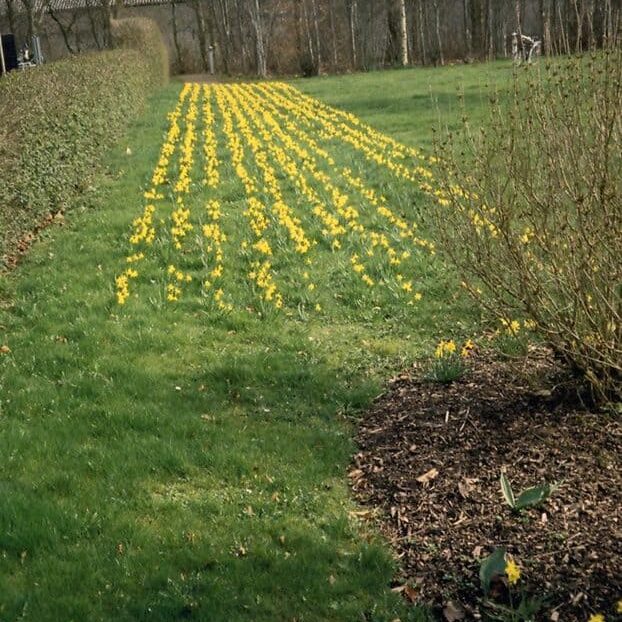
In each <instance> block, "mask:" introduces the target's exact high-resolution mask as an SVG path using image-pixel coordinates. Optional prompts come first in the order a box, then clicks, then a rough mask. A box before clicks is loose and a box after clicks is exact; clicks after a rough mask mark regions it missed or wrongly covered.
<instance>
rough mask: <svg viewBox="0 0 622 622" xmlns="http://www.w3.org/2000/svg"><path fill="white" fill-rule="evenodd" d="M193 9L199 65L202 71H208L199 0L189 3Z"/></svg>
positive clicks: (203, 26)
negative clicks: (199, 57)
mask: <svg viewBox="0 0 622 622" xmlns="http://www.w3.org/2000/svg"><path fill="white" fill-rule="evenodd" d="M190 6H191V7H192V10H193V11H194V16H195V19H196V26H197V38H198V39H199V54H200V56H201V66H202V68H203V71H208V69H209V63H208V58H207V37H206V33H205V15H204V13H203V3H202V2H201V0H194V1H193V2H192V4H191V5H190Z"/></svg>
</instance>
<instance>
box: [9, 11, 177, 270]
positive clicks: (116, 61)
mask: <svg viewBox="0 0 622 622" xmlns="http://www.w3.org/2000/svg"><path fill="white" fill-rule="evenodd" d="M131 21H132V22H137V21H139V22H141V23H139V24H136V23H133V24H132V25H131V27H132V31H133V32H134V33H137V34H138V37H137V38H138V39H139V40H140V42H141V45H145V44H147V43H148V42H149V37H153V36H154V35H155V31H154V28H155V30H157V26H155V24H154V25H153V26H151V25H150V24H149V23H146V24H145V22H148V21H149V20H131ZM125 30H126V32H129V30H130V27H129V26H128V27H125ZM145 32H147V33H148V36H146V35H145ZM158 32H159V31H158ZM158 37H159V35H158ZM159 44H160V45H163V44H162V41H161V38H160V39H159ZM154 46H155V47H157V42H156V43H154ZM156 52H157V50H156ZM161 62H162V57H161V56H160V55H159V54H157V53H156V54H147V53H146V52H145V50H144V48H143V51H136V50H129V49H119V50H111V51H106V52H99V53H95V54H86V55H80V56H75V57H73V58H70V59H67V60H63V61H60V62H57V63H51V64H49V65H43V66H41V67H37V68H34V69H31V70H28V71H25V72H12V73H11V74H9V75H8V76H6V77H4V78H2V79H0V263H4V261H5V260H6V257H7V255H8V254H9V253H11V252H12V250H13V248H14V247H15V244H16V242H17V241H18V240H19V239H20V238H21V237H22V236H23V235H24V234H26V233H27V232H28V231H30V230H32V229H33V228H34V227H35V226H36V224H37V223H38V222H39V221H41V220H42V219H43V218H44V217H45V216H46V215H48V214H49V213H50V212H54V211H56V210H59V209H64V208H66V207H67V206H68V205H69V204H70V203H71V202H72V201H73V200H75V198H76V196H77V195H78V194H79V193H80V192H81V191H83V190H84V189H85V188H86V186H87V185H88V182H89V178H90V177H91V176H92V174H93V173H94V172H95V171H96V169H97V167H98V165H99V164H100V162H101V157H102V153H104V152H105V150H106V149H107V148H109V147H110V146H112V145H113V144H114V142H115V141H116V140H117V139H118V137H119V135H120V133H121V132H122V131H123V130H124V129H125V128H126V126H127V124H128V122H129V120H131V119H132V118H134V117H135V116H136V115H137V114H138V113H139V112H140V111H141V110H142V108H143V107H144V105H145V103H146V99H147V97H148V95H149V94H150V93H151V92H152V91H153V90H154V89H155V88H156V87H158V86H161V85H162V84H163V83H164V82H165V75H166V74H165V70H166V71H168V61H166V64H164V65H160V63H161Z"/></svg>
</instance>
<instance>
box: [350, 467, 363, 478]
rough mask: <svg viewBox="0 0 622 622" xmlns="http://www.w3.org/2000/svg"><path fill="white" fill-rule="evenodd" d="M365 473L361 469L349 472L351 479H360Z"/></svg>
mask: <svg viewBox="0 0 622 622" xmlns="http://www.w3.org/2000/svg"><path fill="white" fill-rule="evenodd" d="M363 475H365V473H364V472H363V471H362V470H361V469H353V470H352V471H350V472H349V473H348V477H349V478H350V479H360V478H361V477H363Z"/></svg>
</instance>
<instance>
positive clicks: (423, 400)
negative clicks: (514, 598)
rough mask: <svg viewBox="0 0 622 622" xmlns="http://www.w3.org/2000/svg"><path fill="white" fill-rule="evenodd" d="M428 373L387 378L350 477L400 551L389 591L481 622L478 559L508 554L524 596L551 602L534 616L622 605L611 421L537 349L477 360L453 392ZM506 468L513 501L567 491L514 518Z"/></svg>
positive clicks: (615, 423)
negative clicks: (544, 487)
mask: <svg viewBox="0 0 622 622" xmlns="http://www.w3.org/2000/svg"><path fill="white" fill-rule="evenodd" d="M424 375H425V374H424V372H423V370H420V369H419V370H418V369H417V368H413V370H411V371H410V372H408V373H404V374H402V375H400V376H398V377H396V378H394V379H393V380H391V381H390V384H389V387H388V390H387V392H386V393H385V394H384V395H383V396H381V397H380V398H378V399H377V400H376V402H375V404H374V405H373V407H372V408H371V410H370V411H369V412H368V413H366V415H365V416H364V417H363V419H362V421H361V423H360V428H359V431H358V444H359V452H358V453H357V455H356V456H355V459H354V464H353V465H352V470H351V473H350V481H351V485H352V488H353V490H354V493H355V495H356V497H357V499H358V500H359V501H360V502H361V503H362V504H363V505H365V506H367V507H368V508H369V510H370V512H369V514H370V515H372V516H373V517H375V519H376V520H378V522H379V524H380V527H381V529H382V530H383V532H384V533H385V535H386V536H387V537H388V538H389V540H390V542H391V543H392V545H393V547H394V549H395V551H396V554H397V557H398V560H399V565H400V575H399V577H398V578H397V580H396V589H401V590H402V591H404V592H405V593H406V594H407V595H408V596H409V597H410V598H411V599H413V600H414V599H416V600H418V601H423V602H431V603H433V604H434V605H435V606H436V607H438V610H439V611H441V610H443V609H445V613H446V616H448V618H449V619H452V618H453V619H460V618H461V616H462V617H464V619H474V618H479V617H480V616H482V615H483V614H485V612H486V608H485V607H484V608H483V607H482V605H481V597H482V591H481V588H480V585H479V574H478V573H479V563H480V561H481V559H483V558H484V557H485V556H486V555H488V554H489V553H490V552H492V550H493V548H494V547H495V546H505V547H506V548H507V551H508V552H509V553H510V554H512V556H513V557H514V559H515V560H516V561H517V562H518V564H519V566H520V568H521V571H522V577H521V581H520V584H521V585H522V586H523V588H525V589H527V591H528V592H529V593H530V594H532V595H535V596H546V597H547V602H546V604H545V606H544V607H543V608H542V610H541V613H540V614H539V616H540V617H539V619H542V620H550V619H552V620H558V619H559V620H563V621H565V620H587V618H588V617H589V615H590V613H593V612H597V611H598V612H611V611H612V608H613V607H614V606H615V603H616V601H617V600H618V599H620V598H622V545H621V542H622V538H621V536H622V510H621V508H622V504H621V500H622V499H621V497H622V485H621V484H622V468H621V467H622V465H621V464H620V462H621V456H622V451H621V450H622V424H621V421H620V417H615V416H614V415H611V414H606V413H600V412H590V410H589V409H588V408H586V407H585V406H584V405H582V403H581V400H580V399H579V398H578V397H577V393H576V392H573V391H571V390H569V388H568V386H567V382H566V381H567V378H566V377H564V376H563V375H562V372H561V371H560V366H559V365H558V364H557V363H556V362H555V360H554V359H553V357H552V355H551V354H550V353H549V352H548V351H546V350H543V349H536V348H534V349H533V350H531V351H530V354H529V356H528V358H527V360H523V361H522V362H520V363H517V362H515V361H509V360H498V358H497V359H495V357H493V356H492V355H491V354H485V353H481V352H480V353H477V354H476V355H475V356H474V357H473V360H472V361H471V364H470V366H469V369H468V371H467V373H466V374H465V375H464V376H463V377H462V378H461V379H459V380H458V381H455V382H453V383H451V384H448V385H441V384H438V383H433V382H430V381H428V380H426V379H425V378H424ZM551 387H554V388H553V389H551ZM433 469H435V470H436V471H437V472H438V474H437V475H435V474H434V471H433ZM502 470H505V471H506V474H507V476H508V478H509V479H510V481H511V483H512V486H513V488H514V490H515V491H521V490H523V489H524V488H527V487H529V486H534V485H537V484H540V483H543V482H544V481H546V482H561V483H562V485H561V487H560V488H559V489H558V490H557V491H556V492H554V494H553V495H552V496H551V498H549V499H548V500H547V501H546V502H545V503H544V504H543V505H541V506H540V507H537V508H532V509H529V510H526V511H524V512H522V513H521V514H520V515H518V516H517V515H516V514H513V513H512V511H511V510H510V508H509V506H507V505H506V504H505V502H504V500H503V496H502V493H501V489H500V485H499V476H500V473H501V471H502ZM430 473H431V475H432V477H430ZM426 474H428V476H427V477H426V476H425V475H426ZM421 476H424V477H421ZM418 478H419V479H418ZM425 480H428V481H425ZM360 514H365V511H363V512H361V513H360ZM405 585H408V588H404V586H405ZM400 586H401V588H400ZM502 587H503V586H502ZM501 591H503V590H501ZM499 598H500V599H501V600H502V599H503V594H500V596H499ZM448 603H450V604H449V606H448ZM484 617H485V616H484Z"/></svg>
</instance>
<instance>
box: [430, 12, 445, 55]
mask: <svg viewBox="0 0 622 622" xmlns="http://www.w3.org/2000/svg"><path fill="white" fill-rule="evenodd" d="M432 4H433V5H434V31H435V34H436V46H437V49H438V62H439V63H440V64H441V65H444V64H445V57H444V56H443V40H442V38H441V12H440V8H439V6H438V0H433V2H432Z"/></svg>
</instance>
